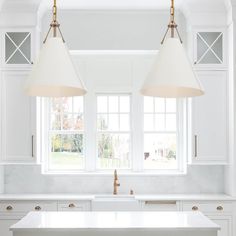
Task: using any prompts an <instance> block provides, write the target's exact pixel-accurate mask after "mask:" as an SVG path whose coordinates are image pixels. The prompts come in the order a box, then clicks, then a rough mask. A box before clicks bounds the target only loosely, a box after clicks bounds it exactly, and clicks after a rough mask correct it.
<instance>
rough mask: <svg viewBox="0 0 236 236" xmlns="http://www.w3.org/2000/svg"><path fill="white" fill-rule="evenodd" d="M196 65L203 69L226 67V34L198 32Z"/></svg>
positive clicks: (195, 45)
mask: <svg viewBox="0 0 236 236" xmlns="http://www.w3.org/2000/svg"><path fill="white" fill-rule="evenodd" d="M194 36H195V37H194V39H195V40H194V64H195V65H198V66H202V67H219V66H221V67H222V66H225V64H226V61H225V51H226V50H225V46H224V41H225V34H224V32H223V31H220V30H219V31H217V30H216V31H201V30H199V31H196V32H195V34H194Z"/></svg>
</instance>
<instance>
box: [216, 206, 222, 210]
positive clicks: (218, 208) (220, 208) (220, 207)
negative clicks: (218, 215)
mask: <svg viewBox="0 0 236 236" xmlns="http://www.w3.org/2000/svg"><path fill="white" fill-rule="evenodd" d="M216 210H217V211H223V210H224V208H223V207H222V206H218V207H217V208H216Z"/></svg>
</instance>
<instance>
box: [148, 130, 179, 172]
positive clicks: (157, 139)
mask: <svg viewBox="0 0 236 236" xmlns="http://www.w3.org/2000/svg"><path fill="white" fill-rule="evenodd" d="M177 166H178V165H177V161H176V135H175V134H145V135H144V169H177Z"/></svg>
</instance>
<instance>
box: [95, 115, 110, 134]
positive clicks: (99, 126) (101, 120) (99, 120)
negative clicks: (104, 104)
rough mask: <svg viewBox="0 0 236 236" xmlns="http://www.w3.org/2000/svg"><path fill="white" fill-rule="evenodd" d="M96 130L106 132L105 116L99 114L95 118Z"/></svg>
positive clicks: (106, 122)
mask: <svg viewBox="0 0 236 236" xmlns="http://www.w3.org/2000/svg"><path fill="white" fill-rule="evenodd" d="M97 129H98V130H107V129H108V121H107V115H104V114H99V115H98V116H97Z"/></svg>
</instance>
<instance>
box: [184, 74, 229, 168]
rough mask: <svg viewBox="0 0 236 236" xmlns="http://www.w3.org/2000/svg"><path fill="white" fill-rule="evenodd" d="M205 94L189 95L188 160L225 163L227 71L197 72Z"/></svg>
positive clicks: (195, 162)
mask: <svg viewBox="0 0 236 236" xmlns="http://www.w3.org/2000/svg"><path fill="white" fill-rule="evenodd" d="M197 76H198V78H199V79H200V82H201V83H202V85H203V88H204V90H205V95H203V96H200V97H196V98H193V99H192V111H191V115H190V116H191V117H190V119H189V121H190V127H191V128H190V129H189V131H190V132H189V139H188V140H191V141H190V142H192V145H191V143H190V144H189V147H190V149H189V156H191V157H192V158H191V160H190V163H192V164H227V110H228V109H227V73H226V72H224V71H215V72H206V71H201V72H198V73H197Z"/></svg>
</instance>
